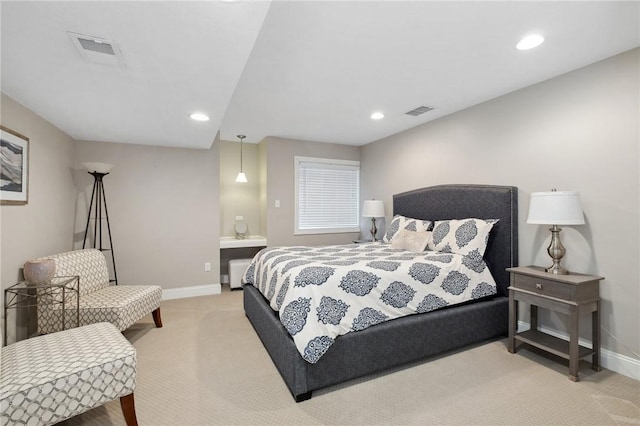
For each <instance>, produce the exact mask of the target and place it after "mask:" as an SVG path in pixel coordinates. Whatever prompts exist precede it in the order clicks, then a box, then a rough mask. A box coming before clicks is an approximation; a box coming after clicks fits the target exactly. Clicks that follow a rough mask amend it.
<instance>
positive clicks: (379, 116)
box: [371, 112, 384, 120]
mask: <svg viewBox="0 0 640 426" xmlns="http://www.w3.org/2000/svg"><path fill="white" fill-rule="evenodd" d="M382 118H384V114H383V113H381V112H374V113H373V114H371V119H372V120H380V119H382Z"/></svg>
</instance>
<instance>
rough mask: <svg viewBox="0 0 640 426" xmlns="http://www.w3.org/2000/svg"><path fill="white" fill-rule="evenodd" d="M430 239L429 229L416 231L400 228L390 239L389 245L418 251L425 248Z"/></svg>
mask: <svg viewBox="0 0 640 426" xmlns="http://www.w3.org/2000/svg"><path fill="white" fill-rule="evenodd" d="M430 239H431V232H430V231H420V232H416V231H409V230H408V229H401V230H399V231H398V232H396V233H395V235H394V236H393V238H392V239H391V247H393V248H397V249H402V250H409V251H413V252H416V253H419V252H421V251H424V250H425V249H426V248H427V243H428V242H429V240H430Z"/></svg>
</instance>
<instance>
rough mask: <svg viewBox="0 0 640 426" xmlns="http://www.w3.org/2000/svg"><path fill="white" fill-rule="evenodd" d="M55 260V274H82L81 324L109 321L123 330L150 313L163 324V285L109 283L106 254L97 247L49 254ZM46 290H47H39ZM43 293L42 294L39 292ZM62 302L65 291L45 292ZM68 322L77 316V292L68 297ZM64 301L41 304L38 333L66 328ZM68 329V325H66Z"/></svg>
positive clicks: (159, 323) (80, 275)
mask: <svg viewBox="0 0 640 426" xmlns="http://www.w3.org/2000/svg"><path fill="white" fill-rule="evenodd" d="M45 259H53V260H54V261H55V263H56V276H58V277H65V276H66V277H68V276H79V277H80V278H79V284H78V285H79V294H80V302H79V305H80V308H79V309H80V324H79V325H87V324H93V323H97V322H110V323H112V324H113V325H115V326H116V327H117V328H118V330H120V331H123V330H126V329H127V328H129V327H130V326H132V325H133V324H135V323H136V322H137V321H138V320H140V319H141V318H142V317H144V316H145V315H148V314H149V313H150V312H151V313H152V314H153V320H154V322H155V324H156V327H162V319H161V317H160V302H161V299H162V288H161V287H160V286H156V285H110V284H109V271H108V269H107V262H106V259H105V257H104V254H102V252H101V251H100V250H96V249H82V250H74V251H69V252H66V253H60V254H56V255H53V256H47V257H46V258H45ZM39 291H43V293H44V290H39ZM39 296H40V295H39ZM41 296H42V297H48V298H51V297H53V298H57V300H58V301H59V302H62V293H61V292H57V293H55V292H54V293H53V294H52V293H51V291H50V290H49V291H48V293H47V294H46V295H45V294H42V295H41ZM65 299H66V301H65V307H66V309H65V317H66V323H65V326H67V324H73V325H75V321H74V319H75V318H76V315H77V310H76V306H77V304H76V302H77V301H76V300H75V296H74V295H71V296H69V295H67V297H65ZM62 325H63V322H62V304H61V303H53V304H52V303H42V304H38V332H39V333H41V334H46V333H53V332H56V331H60V330H62V329H63V327H62ZM66 328H68V326H67V327H66Z"/></svg>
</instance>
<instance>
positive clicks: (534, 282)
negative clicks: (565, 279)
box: [513, 274, 573, 300]
mask: <svg viewBox="0 0 640 426" xmlns="http://www.w3.org/2000/svg"><path fill="white" fill-rule="evenodd" d="M513 286H514V287H516V288H519V289H522V290H526V291H530V292H533V293H537V294H540V295H542V296H549V297H555V298H557V299H563V300H572V299H573V296H572V294H571V290H572V286H571V285H569V284H564V283H559V282H556V281H549V280H545V279H543V278H537V277H530V276H527V275H520V274H516V275H515V276H514V277H513Z"/></svg>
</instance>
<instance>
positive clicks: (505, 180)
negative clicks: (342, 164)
mask: <svg viewBox="0 0 640 426" xmlns="http://www.w3.org/2000/svg"><path fill="white" fill-rule="evenodd" d="M639 61H640V49H635V50H633V51H629V52H626V53H624V54H621V55H618V56H615V57H612V58H610V59H607V60H605V61H602V62H599V63H596V64H593V65H591V66H588V67H586V68H583V69H580V70H577V71H574V72H571V73H568V74H565V75H562V76H559V77H557V78H553V79H551V80H548V81H545V82H543V83H540V84H537V85H535V86H531V87H528V88H525V89H522V90H519V91H517V92H514V93H511V94H508V95H505V96H502V97H500V98H497V99H494V100H492V101H489V102H486V103H483V104H481V105H478V106H475V107H472V108H469V109H467V110H465V111H462V112H459V113H456V114H452V115H450V116H447V117H444V118H442V119H439V120H435V121H433V122H431V123H427V124H425V125H422V126H420V127H417V128H414V129H412V130H408V131H405V132H403V133H400V134H397V135H394V136H391V137H388V138H386V139H383V140H380V141H377V142H375V143H371V144H369V145H366V146H364V147H362V150H361V167H362V175H361V176H362V182H363V184H362V194H361V195H362V197H363V198H371V197H382V198H383V199H384V200H385V201H386V203H387V205H388V206H391V200H392V198H391V197H392V195H393V194H394V193H398V192H402V191H406V190H410V189H415V188H420V187H424V186H430V185H436V184H442V183H486V184H501V185H502V184H504V185H515V186H517V187H518V188H519V223H520V225H519V231H520V234H519V235H520V246H519V249H520V264H521V265H529V264H538V265H546V264H548V263H549V258H548V255H547V254H546V247H547V245H548V241H549V239H550V235H549V232H548V230H547V227H545V226H537V225H528V224H526V217H527V209H528V206H529V194H530V193H531V192H534V191H546V190H550V189H551V188H557V189H558V190H576V191H579V193H580V196H581V199H582V204H583V209H584V213H585V219H586V224H585V225H582V226H574V227H564V229H563V232H562V234H563V235H562V239H563V243H564V245H565V247H566V248H567V252H568V253H567V255H566V257H565V259H564V260H563V263H564V265H565V266H566V267H568V269H570V270H573V271H576V272H584V273H591V274H597V275H602V276H604V277H606V279H605V280H604V281H603V282H602V284H601V290H600V295H601V298H602V339H603V347H604V348H606V349H610V350H612V351H614V352H617V353H619V354H623V355H626V356H630V357H634V358H636V357H637V355H634V353H635V354H638V353H639V352H640V331H639V328H640V314H639V312H640V310H639V309H638V306H639V304H640V268H639V261H638V259H640V247H639V246H640V239H639V236H640V228H639V226H640V225H639V222H640V210H639V192H640V187H639V180H640V176H639V172H638V169H639V167H638V166H639V158H640V153H639V148H638V146H639V141H640V135H639V125H640V123H639V117H640V110H639V105H640V98H639V93H640V92H639V89H640V87H639V76H640V69H639V66H638V64H639ZM390 216H391V209H388V211H387V219H388V218H390ZM543 321H544V324H545V325H548V326H551V327H553V328H556V329H558V330H563V326H564V322H565V318H562V317H557V316H555V315H552V316H551V317H549V316H546V317H544V318H543ZM583 325H584V326H583V330H585V328H587V331H585V332H584V333H581V335H582V336H583V337H585V338H587V339H589V340H590V338H591V334H590V332H589V331H588V330H589V328H588V327H587V326H588V325H589V323H588V322H583Z"/></svg>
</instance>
